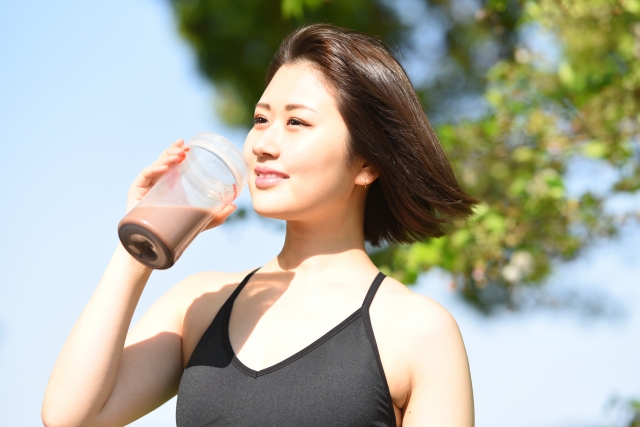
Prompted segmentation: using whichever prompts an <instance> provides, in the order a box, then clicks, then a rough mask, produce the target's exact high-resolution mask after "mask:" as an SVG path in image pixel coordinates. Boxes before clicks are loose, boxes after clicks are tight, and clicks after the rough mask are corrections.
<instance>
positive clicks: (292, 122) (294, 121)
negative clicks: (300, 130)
mask: <svg viewBox="0 0 640 427" xmlns="http://www.w3.org/2000/svg"><path fill="white" fill-rule="evenodd" d="M287 124H288V125H292V126H309V125H308V124H306V123H305V122H303V121H302V120H299V119H296V118H295V117H292V118H290V119H289V120H287Z"/></svg>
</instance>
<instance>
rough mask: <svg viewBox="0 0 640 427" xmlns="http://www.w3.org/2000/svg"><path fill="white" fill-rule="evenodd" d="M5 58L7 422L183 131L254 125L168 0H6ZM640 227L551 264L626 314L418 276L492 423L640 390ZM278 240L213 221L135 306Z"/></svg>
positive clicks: (531, 422)
mask: <svg viewBox="0 0 640 427" xmlns="http://www.w3.org/2000/svg"><path fill="white" fill-rule="evenodd" d="M0 64H1V67H0V131H1V132H2V139H1V140H0V141H1V142H0V144H1V147H2V155H3V159H4V161H3V162H2V167H0V180H1V181H0V182H2V183H3V185H2V186H1V187H0V200H1V203H2V205H1V207H2V209H0V242H1V243H2V244H1V245H0V425H11V426H22V425H25V426H31V425H39V423H40V421H39V411H40V404H41V401H42V395H43V392H44V388H45V386H46V382H47V379H48V376H49V373H50V372H51V369H52V367H53V364H54V362H55V359H56V357H57V355H58V352H59V351H60V349H61V347H62V345H63V343H64V340H65V338H66V336H67V334H68V333H69V331H70V329H71V327H72V326H73V323H74V322H75V320H76V318H77V317H78V315H79V314H80V312H81V310H82V308H83V306H84V304H85V303H86V302H87V300H88V298H89V296H90V295H91V293H92V291H93V289H94V287H95V286H96V284H97V282H98V280H99V278H100V276H101V274H102V271H103V269H104V268H105V266H106V264H107V261H108V259H109V257H110V255H111V253H112V251H113V249H114V248H115V245H116V243H117V233H116V227H117V223H118V221H119V220H120V218H121V217H122V215H123V214H124V207H125V200H126V192H127V188H128V186H129V184H130V182H131V181H132V179H133V178H134V177H135V175H136V174H137V173H138V172H139V170H140V169H141V168H143V167H144V166H146V165H147V164H148V163H149V162H151V161H152V160H153V159H154V158H155V157H156V156H157V155H158V154H159V153H160V152H161V151H162V150H163V149H164V148H165V147H166V146H167V145H169V144H170V143H171V142H173V141H174V140H175V139H177V138H186V139H188V138H190V137H192V136H193V135H195V134H196V133H198V132H201V131H213V132H217V133H221V134H223V135H225V136H227V137H228V138H229V139H231V140H232V141H233V142H235V143H237V144H242V142H243V140H244V133H243V132H241V131H237V130H235V131H234V130H231V129H228V128H226V127H224V126H223V125H222V124H221V123H220V122H219V121H218V120H217V119H216V118H215V116H214V113H213V107H212V106H213V99H214V92H213V90H212V89H211V88H210V86H208V84H207V83H206V82H205V81H204V80H203V79H201V78H200V77H199V76H198V74H197V71H196V64H195V60H194V57H193V55H192V52H191V51H190V49H189V46H187V45H186V43H184V42H183V41H182V40H181V39H180V37H179V35H178V33H177V31H176V27H175V23H174V22H173V17H172V15H171V11H170V10H169V8H168V5H167V4H166V3H165V2H159V1H150V0H135V1H128V2H125V1H123V0H115V1H111V2H99V3H92V2H79V1H78V2H72V1H59V2H44V1H40V2H22V3H20V2H2V3H0ZM585 179H586V178H585ZM582 184H583V183H581V182H578V183H577V185H582ZM585 185H586V184H585ZM240 203H244V204H248V203H249V198H248V192H245V193H243V194H242V195H241V199H240ZM631 203H632V206H631V207H632V208H634V209H638V208H639V207H640V206H639V204H638V202H637V199H635V201H632V202H631ZM638 239H640V227H638V226H633V227H628V228H627V229H625V230H624V233H623V234H622V235H621V237H620V238H619V239H617V240H616V241H614V242H602V243H599V244H598V245H597V246H596V247H594V248H593V250H590V251H588V252H587V253H585V255H584V256H583V257H582V258H581V259H580V260H578V261H576V262H573V263H571V264H568V265H564V266H561V267H560V268H559V269H558V271H557V273H556V274H555V275H554V276H553V278H552V279H551V286H550V287H549V289H550V291H561V290H567V289H569V290H570V289H580V290H582V291H583V292H587V293H591V294H594V295H603V298H606V299H608V300H611V301H614V302H615V303H616V304H618V305H619V306H620V307H622V309H623V311H624V313H625V314H624V316H622V317H620V318H617V319H613V320H611V319H585V318H583V317H580V316H579V315H576V314H571V313H562V312H553V311H549V310H542V311H537V312H532V313H526V314H514V313H503V314H501V315H499V316H497V317H494V318H489V319H486V318H483V317H481V316H479V315H477V314H475V313H474V312H472V311H470V310H469V309H468V308H467V307H465V306H464V305H462V304H461V303H460V302H459V301H458V300H457V299H456V298H455V296H454V295H453V294H451V293H450V292H449V291H447V280H446V278H444V277H443V276H442V275H441V274H440V273H438V272H433V273H430V274H428V275H425V276H424V277H423V278H421V280H420V282H419V284H418V285H417V286H416V287H415V290H416V291H417V292H421V293H425V294H427V295H430V296H431V297H433V298H435V299H436V300H438V301H439V302H441V303H442V304H443V305H445V306H446V307H447V308H448V309H449V310H450V311H451V312H452V313H453V314H454V316H455V317H456V319H457V320H458V322H459V324H460V328H461V330H462V333H463V336H464V339H465V343H466V345H467V350H468V353H469V359H470V363H471V369H472V377H473V381H474V391H475V398H476V411H477V426H478V427H534V426H535V427H542V426H544V427H574V426H575V427H577V426H599V425H605V423H607V422H608V421H609V420H610V418H611V415H610V414H609V415H608V414H607V412H606V405H607V402H608V401H609V399H610V398H611V397H612V396H614V395H620V396H631V395H636V396H638V395H640V363H637V361H638V360H640V339H639V338H640V315H639V313H638V309H637V307H638V305H639V303H640V289H639V288H640V287H639V286H638V285H639V284H640V283H639V282H640V280H639V279H638V277H640V252H639V251H638V250H637V249H636V248H637V243H636V242H637V241H638ZM282 241H283V232H282V228H281V227H278V226H277V225H274V224H271V223H266V222H262V221H257V220H250V221H246V222H239V223H234V224H227V225H225V226H223V227H221V228H219V229H216V230H213V231H211V232H207V233H205V234H203V235H202V236H200V237H199V238H198V239H197V240H196V241H195V242H194V243H193V244H192V245H191V247H190V248H189V250H188V251H187V252H186V253H185V254H184V256H183V257H182V258H181V259H180V261H179V262H178V263H177V264H176V266H175V267H173V268H172V269H170V270H168V271H163V272H156V273H154V274H153V276H152V278H151V280H150V282H149V284H148V286H147V289H146V290H145V293H144V294H143V297H142V300H141V302H140V305H139V307H138V310H137V312H136V315H135V319H137V318H138V317H139V316H140V314H141V313H142V312H144V310H146V309H147V308H148V307H149V306H150V305H151V304H152V302H153V301H154V300H155V299H156V298H158V297H159V296H160V295H161V294H162V293H163V292H165V291H166V290H167V289H169V288H170V287H171V286H172V285H173V284H175V283H176V282H178V281H179V280H181V279H182V278H184V277H186V276H187V275H189V274H192V273H194V272H198V271H202V270H226V271H239V270H244V269H249V268H251V267H254V266H258V265H261V264H262V263H264V262H265V261H266V260H268V259H270V258H271V257H273V256H274V255H275V254H276V253H277V252H278V250H279V248H280V245H281V244H282ZM135 319H134V320H135ZM174 411H175V402H174V401H173V400H172V401H170V402H169V403H168V404H167V405H165V406H163V407H162V408H160V409H159V410H157V411H155V412H154V413H152V414H150V415H148V416H147V417H144V418H142V419H141V420H139V421H137V422H135V423H134V424H133V425H134V426H139V427H141V426H156V427H164V426H172V425H175V421H174Z"/></svg>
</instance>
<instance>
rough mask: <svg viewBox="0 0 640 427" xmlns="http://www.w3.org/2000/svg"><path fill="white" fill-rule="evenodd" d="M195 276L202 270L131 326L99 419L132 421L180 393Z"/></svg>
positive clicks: (120, 422) (116, 422) (114, 422)
mask: <svg viewBox="0 0 640 427" xmlns="http://www.w3.org/2000/svg"><path fill="white" fill-rule="evenodd" d="M197 281H198V276H195V277H194V276H192V277H190V278H188V279H185V280H184V281H182V282H181V283H179V284H178V285H176V286H174V287H173V288H172V289H170V290H169V291H168V292H167V293H165V294H164V295H163V296H162V297H161V298H160V299H158V300H157V301H156V302H155V303H154V304H153V305H152V307H151V308H150V309H149V310H148V311H147V312H146V313H145V314H144V315H143V316H142V318H141V319H140V320H139V321H138V322H137V323H136V324H135V325H134V326H133V327H132V328H131V329H130V330H129V332H128V334H127V338H126V341H125V346H124V349H123V352H122V357H121V359H120V365H119V367H118V373H117V377H116V381H115V384H114V387H113V391H112V392H111V394H110V396H109V399H108V400H107V402H106V404H105V406H104V408H103V410H102V411H101V412H100V415H99V416H98V421H97V424H98V425H103V424H104V425H125V424H128V423H130V422H132V421H134V420H136V419H138V418H140V417H142V416H143V415H145V414H147V413H149V412H151V411H153V410H154V409H156V408H157V407H159V406H160V405H162V404H163V403H164V402H166V401H167V400H169V399H170V398H171V397H173V396H174V395H175V394H176V392H177V390H178V385H179V383H180V378H181V376H182V366H183V364H182V335H183V330H182V324H183V318H184V313H185V310H186V308H187V307H188V306H189V304H190V301H191V300H193V298H195V295H194V294H195V291H196V288H197V283H196V282H197ZM114 351H116V350H115V349H114Z"/></svg>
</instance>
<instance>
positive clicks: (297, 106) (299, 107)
mask: <svg viewBox="0 0 640 427" xmlns="http://www.w3.org/2000/svg"><path fill="white" fill-rule="evenodd" d="M256 107H260V108H264V109H265V110H267V111H271V106H270V105H269V104H266V103H264V102H258V103H257V104H256ZM284 109H285V110H286V111H292V110H311V111H313V112H314V113H315V112H316V110H314V109H313V108H311V107H307V106H306V105H303V104H287V105H285V107H284Z"/></svg>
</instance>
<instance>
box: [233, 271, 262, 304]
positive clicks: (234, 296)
mask: <svg viewBox="0 0 640 427" xmlns="http://www.w3.org/2000/svg"><path fill="white" fill-rule="evenodd" d="M260 268H261V267H258V268H256V269H255V270H253V271H252V272H251V273H249V274H247V275H246V276H245V278H244V279H242V282H240V284H239V285H238V286H236V289H235V290H234V291H233V293H232V294H231V296H230V297H229V298H227V302H226V303H225V304H233V302H234V301H235V300H236V297H237V296H238V294H239V293H240V291H241V290H242V288H244V285H246V284H247V282H248V281H249V279H251V276H253V273H255V272H256V271H258V270H260Z"/></svg>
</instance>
